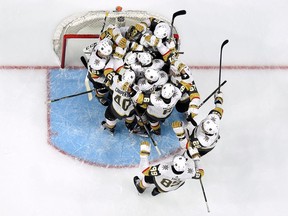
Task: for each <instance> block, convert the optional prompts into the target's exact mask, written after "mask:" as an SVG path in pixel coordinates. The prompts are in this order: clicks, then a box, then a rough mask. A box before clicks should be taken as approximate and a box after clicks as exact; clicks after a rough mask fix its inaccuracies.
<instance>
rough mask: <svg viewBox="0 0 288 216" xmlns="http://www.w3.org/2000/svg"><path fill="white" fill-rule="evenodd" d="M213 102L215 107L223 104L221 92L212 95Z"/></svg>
mask: <svg viewBox="0 0 288 216" xmlns="http://www.w3.org/2000/svg"><path fill="white" fill-rule="evenodd" d="M214 103H215V105H216V107H221V106H222V104H223V93H222V92H217V93H215V95H214Z"/></svg>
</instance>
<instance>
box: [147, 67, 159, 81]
mask: <svg viewBox="0 0 288 216" xmlns="http://www.w3.org/2000/svg"><path fill="white" fill-rule="evenodd" d="M144 76H145V78H146V79H147V81H148V83H150V84H153V83H155V82H157V81H158V80H159V73H158V71H157V70H154V69H152V68H148V69H146V70H145V72H144Z"/></svg>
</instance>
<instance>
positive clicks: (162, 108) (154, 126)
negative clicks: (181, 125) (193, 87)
mask: <svg viewBox="0 0 288 216" xmlns="http://www.w3.org/2000/svg"><path fill="white" fill-rule="evenodd" d="M181 95H182V94H181V91H180V90H179V89H178V88H177V87H175V86H174V85H173V84H171V83H166V84H164V85H163V87H162V88H161V89H160V90H155V91H154V92H153V93H152V94H151V95H150V102H149V104H148V107H147V112H146V116H147V119H148V121H149V123H150V126H151V132H153V133H154V134H156V135H160V134H161V127H160V122H164V121H165V119H166V118H168V117H169V116H170V114H171V113H172V111H173V109H174V107H175V105H176V103H177V102H178V100H179V99H180V98H181Z"/></svg>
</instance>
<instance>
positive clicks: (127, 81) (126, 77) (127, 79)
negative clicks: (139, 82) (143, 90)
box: [122, 69, 136, 86]
mask: <svg viewBox="0 0 288 216" xmlns="http://www.w3.org/2000/svg"><path fill="white" fill-rule="evenodd" d="M135 77H136V75H135V72H134V71H132V70H130V69H126V70H125V71H124V72H123V74H122V81H123V82H124V85H128V86H130V85H132V84H133V83H134V81H135Z"/></svg>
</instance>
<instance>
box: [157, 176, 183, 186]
mask: <svg viewBox="0 0 288 216" xmlns="http://www.w3.org/2000/svg"><path fill="white" fill-rule="evenodd" d="M160 183H161V184H162V185H163V186H164V187H174V186H177V185H179V184H180V183H182V181H180V180H174V181H171V180H170V179H165V178H164V179H162V181H161V182H160Z"/></svg>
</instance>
